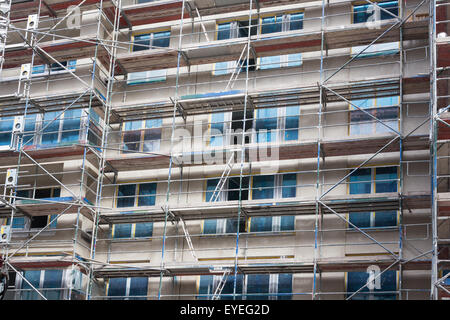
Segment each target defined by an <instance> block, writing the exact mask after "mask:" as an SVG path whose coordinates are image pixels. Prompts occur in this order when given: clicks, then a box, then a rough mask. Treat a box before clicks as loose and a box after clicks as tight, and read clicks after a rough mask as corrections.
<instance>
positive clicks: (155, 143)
mask: <svg viewBox="0 0 450 320" xmlns="http://www.w3.org/2000/svg"><path fill="white" fill-rule="evenodd" d="M160 145H161V128H159V129H147V130H145V131H144V148H143V151H144V152H152V151H158V150H159V148H160Z"/></svg>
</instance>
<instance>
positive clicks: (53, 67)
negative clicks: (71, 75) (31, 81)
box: [32, 60, 77, 75]
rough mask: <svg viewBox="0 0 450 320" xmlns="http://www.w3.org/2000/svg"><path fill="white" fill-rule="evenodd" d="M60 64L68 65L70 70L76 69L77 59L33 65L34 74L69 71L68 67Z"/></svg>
mask: <svg viewBox="0 0 450 320" xmlns="http://www.w3.org/2000/svg"><path fill="white" fill-rule="evenodd" d="M60 64H61V65H62V66H64V67H66V68H67V69H68V70H75V68H76V65H77V60H69V61H60V62H59V63H56V62H55V63H52V64H50V65H48V64H40V65H37V66H33V71H32V74H33V75H45V74H56V73H64V72H67V70H66V69H64V68H63V67H61V66H60Z"/></svg>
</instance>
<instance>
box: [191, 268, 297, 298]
mask: <svg viewBox="0 0 450 320" xmlns="http://www.w3.org/2000/svg"><path fill="white" fill-rule="evenodd" d="M238 275H240V276H239V277H240V278H241V279H238V281H237V282H239V280H242V281H241V282H242V283H241V284H239V286H240V287H242V292H241V293H239V294H238V295H239V296H238V298H237V299H238V300H254V299H252V297H251V296H254V298H256V299H258V300H262V299H264V298H267V300H283V299H282V298H281V299H280V297H283V295H279V284H280V282H279V280H280V279H279V278H280V275H290V278H291V281H290V287H291V292H290V293H286V296H289V298H290V299H292V298H293V292H292V288H293V287H294V274H293V273H275V274H254V275H244V274H238ZM255 275H263V276H269V286H268V288H267V291H268V293H256V292H254V293H248V289H249V288H248V284H249V276H255ZM202 277H212V278H211V282H210V284H208V287H211V289H212V290H211V293H209V295H210V296H206V295H207V293H200V282H201V279H202ZM222 277H223V276H222V275H211V276H198V278H197V281H196V283H197V285H196V287H197V299H198V298H203V299H208V300H209V299H211V298H212V294H213V293H214V292H215V290H216V288H217V286H218V284H219V283H220V281H221V279H222ZM228 280H229V281H233V282H234V274H233V277H228V278H227V280H226V281H227V282H228ZM281 293H283V292H281ZM249 297H250V299H248V298H249ZM220 298H221V296H220V297H219V299H220ZM224 298H225V299H224V300H226V299H227V298H228V299H229V298H230V295H229V294H228V295H227V296H224Z"/></svg>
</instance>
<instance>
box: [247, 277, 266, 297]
mask: <svg viewBox="0 0 450 320" xmlns="http://www.w3.org/2000/svg"><path fill="white" fill-rule="evenodd" d="M269 282H270V275H269V274H249V275H248V276H247V296H246V297H247V300H267V299H268V298H269V296H268V295H267V294H268V293H269ZM252 293H254V294H252Z"/></svg>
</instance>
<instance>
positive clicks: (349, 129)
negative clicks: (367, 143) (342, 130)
mask: <svg viewBox="0 0 450 320" xmlns="http://www.w3.org/2000/svg"><path fill="white" fill-rule="evenodd" d="M392 97H397V99H398V103H397V104H396V105H393V106H383V107H379V106H377V101H378V99H383V98H392ZM355 100H358V99H355ZM355 100H351V102H352V103H353V104H356V103H355V102H354V101H355ZM366 100H373V105H372V107H370V108H364V107H361V106H359V107H360V109H362V110H364V111H366V112H368V113H370V112H371V111H376V110H380V109H383V108H387V109H389V108H396V109H397V118H393V119H385V120H383V119H379V120H381V122H383V123H384V124H386V125H387V126H389V127H391V126H390V125H389V124H387V123H386V122H390V121H392V122H393V121H396V123H397V127H396V128H392V127H391V128H392V129H394V130H397V131H399V130H400V114H399V112H400V104H401V101H400V96H389V97H377V96H376V97H375V98H369V99H366ZM348 110H349V113H348V118H347V119H348V126H347V135H348V136H350V137H356V136H364V135H374V134H386V133H394V131H392V130H390V129H387V128H386V127H385V126H383V128H386V130H388V132H383V131H382V132H377V126H378V125H381V124H379V122H378V121H376V120H375V119H372V118H371V119H370V120H369V121H361V122H352V118H351V116H352V112H354V111H356V112H362V111H361V110H359V109H358V108H356V107H354V106H353V105H352V104H350V103H349V104H348ZM372 115H373V114H372ZM375 117H376V118H378V117H377V116H375ZM357 125H370V126H371V127H372V129H371V132H370V133H362V134H355V133H352V126H357Z"/></svg>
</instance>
